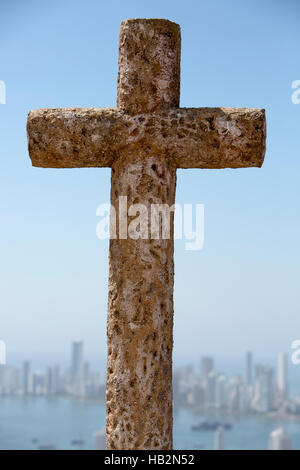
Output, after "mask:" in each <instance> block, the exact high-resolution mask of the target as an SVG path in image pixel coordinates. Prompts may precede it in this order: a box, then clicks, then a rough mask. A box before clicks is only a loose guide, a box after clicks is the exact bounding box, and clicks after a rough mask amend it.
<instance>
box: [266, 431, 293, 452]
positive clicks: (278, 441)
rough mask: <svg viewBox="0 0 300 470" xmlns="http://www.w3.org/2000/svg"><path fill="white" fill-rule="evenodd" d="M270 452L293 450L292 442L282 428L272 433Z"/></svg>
mask: <svg viewBox="0 0 300 470" xmlns="http://www.w3.org/2000/svg"><path fill="white" fill-rule="evenodd" d="M269 450H292V441H291V438H290V436H289V435H288V434H286V433H285V432H284V430H283V429H282V428H279V429H275V431H272V432H271V433H270V437H269Z"/></svg>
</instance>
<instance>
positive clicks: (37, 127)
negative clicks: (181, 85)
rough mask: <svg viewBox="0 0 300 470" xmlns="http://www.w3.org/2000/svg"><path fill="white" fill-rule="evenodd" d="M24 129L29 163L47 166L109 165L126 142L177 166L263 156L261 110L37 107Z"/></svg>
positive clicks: (249, 162) (237, 162)
mask: <svg viewBox="0 0 300 470" xmlns="http://www.w3.org/2000/svg"><path fill="white" fill-rule="evenodd" d="M27 130H28V144H29V154H30V157H31V160H32V164H33V165H34V166H39V167H47V168H75V167H111V165H112V164H113V162H114V161H115V160H116V159H117V158H118V157H119V156H122V151H124V150H125V149H128V148H130V147H131V148H133V149H134V151H135V152H137V153H140V154H143V155H144V156H145V158H147V153H149V152H155V154H156V155H157V156H159V155H166V156H168V158H170V159H171V160H172V162H174V165H175V166H176V167H177V168H245V167H255V166H256V167H260V166H262V164H263V160H264V155H265V139H266V125H265V112H264V110H263V109H249V108H171V109H169V110H166V111H161V112H158V113H144V114H136V115H130V114H128V113H126V112H124V111H121V110H118V109H117V108H94V109H93V108H83V109H80V108H70V109H41V110H36V111H31V112H30V113H29V117H28V125H27Z"/></svg>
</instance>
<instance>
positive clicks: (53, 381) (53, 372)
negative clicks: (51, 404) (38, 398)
mask: <svg viewBox="0 0 300 470" xmlns="http://www.w3.org/2000/svg"><path fill="white" fill-rule="evenodd" d="M59 375H60V374H59V366H54V367H47V370H46V393H47V395H55V394H56V393H57V392H58V389H59Z"/></svg>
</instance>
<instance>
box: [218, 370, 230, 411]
mask: <svg viewBox="0 0 300 470" xmlns="http://www.w3.org/2000/svg"><path fill="white" fill-rule="evenodd" d="M226 386H227V379H226V377H225V375H219V376H218V377H217V379H216V407H217V408H225V407H226V404H227V388H226Z"/></svg>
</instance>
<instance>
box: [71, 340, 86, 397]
mask: <svg viewBox="0 0 300 470" xmlns="http://www.w3.org/2000/svg"><path fill="white" fill-rule="evenodd" d="M71 380H72V388H73V393H74V395H77V396H83V395H84V361H83V341H73V343H72V358H71Z"/></svg>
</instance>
